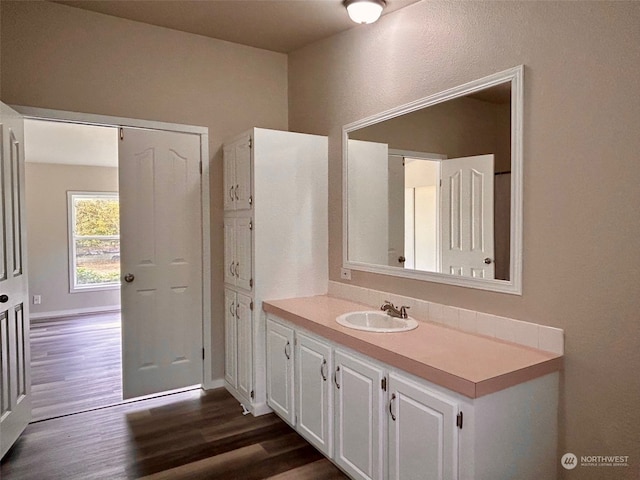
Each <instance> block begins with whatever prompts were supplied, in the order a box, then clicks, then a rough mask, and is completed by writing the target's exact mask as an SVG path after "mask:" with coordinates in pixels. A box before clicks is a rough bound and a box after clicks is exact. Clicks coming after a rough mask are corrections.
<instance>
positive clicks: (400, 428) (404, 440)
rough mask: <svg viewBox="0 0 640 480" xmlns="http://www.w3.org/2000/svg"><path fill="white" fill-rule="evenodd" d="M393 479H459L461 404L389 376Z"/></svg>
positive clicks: (391, 467)
mask: <svg viewBox="0 0 640 480" xmlns="http://www.w3.org/2000/svg"><path fill="white" fill-rule="evenodd" d="M389 392H390V400H389V402H390V403H389V411H388V417H389V420H388V425H389V479H390V480H449V479H452V478H458V468H457V467H458V449H457V444H458V442H457V427H456V415H457V411H458V408H457V404H456V403H455V402H454V401H453V400H451V399H447V398H444V397H442V396H441V395H439V394H438V393H436V392H432V391H430V390H429V389H427V388H425V387H423V386H421V385H418V384H416V383H414V382H411V381H410V380H407V379H404V378H402V377H400V376H397V375H394V374H393V373H392V374H390V375H389Z"/></svg>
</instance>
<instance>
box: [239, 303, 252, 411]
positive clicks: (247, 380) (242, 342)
mask: <svg viewBox="0 0 640 480" xmlns="http://www.w3.org/2000/svg"><path fill="white" fill-rule="evenodd" d="M251 319H252V312H251V298H249V297H247V296H246V295H242V294H241V293H238V294H237V297H236V320H237V324H238V326H237V335H238V342H237V349H238V353H237V356H238V392H240V394H241V395H243V396H244V397H245V398H248V399H249V398H251V390H252V389H253V370H252V365H253V344H252V338H253V336H252V332H253V328H252V321H251Z"/></svg>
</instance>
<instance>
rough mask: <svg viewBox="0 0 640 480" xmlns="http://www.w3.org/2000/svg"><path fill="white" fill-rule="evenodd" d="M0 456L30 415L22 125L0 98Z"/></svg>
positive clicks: (24, 426) (24, 425) (19, 118)
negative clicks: (0, 144)
mask: <svg viewBox="0 0 640 480" xmlns="http://www.w3.org/2000/svg"><path fill="white" fill-rule="evenodd" d="M0 130H1V135H0V140H1V142H2V156H1V157H0V179H1V183H0V187H1V188H2V192H1V194H0V201H1V202H2V210H1V211H2V222H1V225H2V227H1V232H0V374H1V377H0V449H1V452H0V453H1V455H0V457H4V455H5V453H7V451H8V450H9V448H11V446H12V445H13V443H14V442H15V441H16V440H17V439H18V437H19V436H20V434H21V433H22V432H23V431H24V429H25V428H26V426H27V424H28V423H29V421H30V420H31V370H30V361H31V360H30V358H31V357H30V353H29V312H28V308H29V302H28V283H27V267H26V253H27V252H26V248H25V247H26V242H25V225H26V221H25V216H24V213H25V203H24V130H23V119H22V116H20V114H18V113H17V112H15V111H13V110H12V109H10V108H9V107H7V106H6V105H4V104H0Z"/></svg>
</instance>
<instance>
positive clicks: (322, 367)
mask: <svg viewBox="0 0 640 480" xmlns="http://www.w3.org/2000/svg"><path fill="white" fill-rule="evenodd" d="M326 366H327V359H326V358H323V359H322V364H321V365H320V375H321V376H322V380H323V381H325V382H326V381H327V375H326V374H325V373H324V367H326Z"/></svg>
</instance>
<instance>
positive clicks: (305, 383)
mask: <svg viewBox="0 0 640 480" xmlns="http://www.w3.org/2000/svg"><path fill="white" fill-rule="evenodd" d="M295 367H296V368H295V370H296V374H295V388H296V411H297V417H298V421H297V430H298V433H300V435H302V436H303V437H304V438H305V439H307V440H308V441H309V442H310V443H311V444H312V445H313V446H315V447H316V448H317V449H318V450H320V451H321V452H322V453H324V454H325V455H327V456H329V457H330V456H331V454H332V451H331V450H332V446H333V405H332V403H331V401H332V395H331V393H332V388H331V380H330V376H331V372H332V361H331V347H330V346H329V345H328V344H327V343H324V342H321V341H319V340H317V339H314V338H311V337H310V336H308V335H306V334H303V333H297V335H296V349H295Z"/></svg>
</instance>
